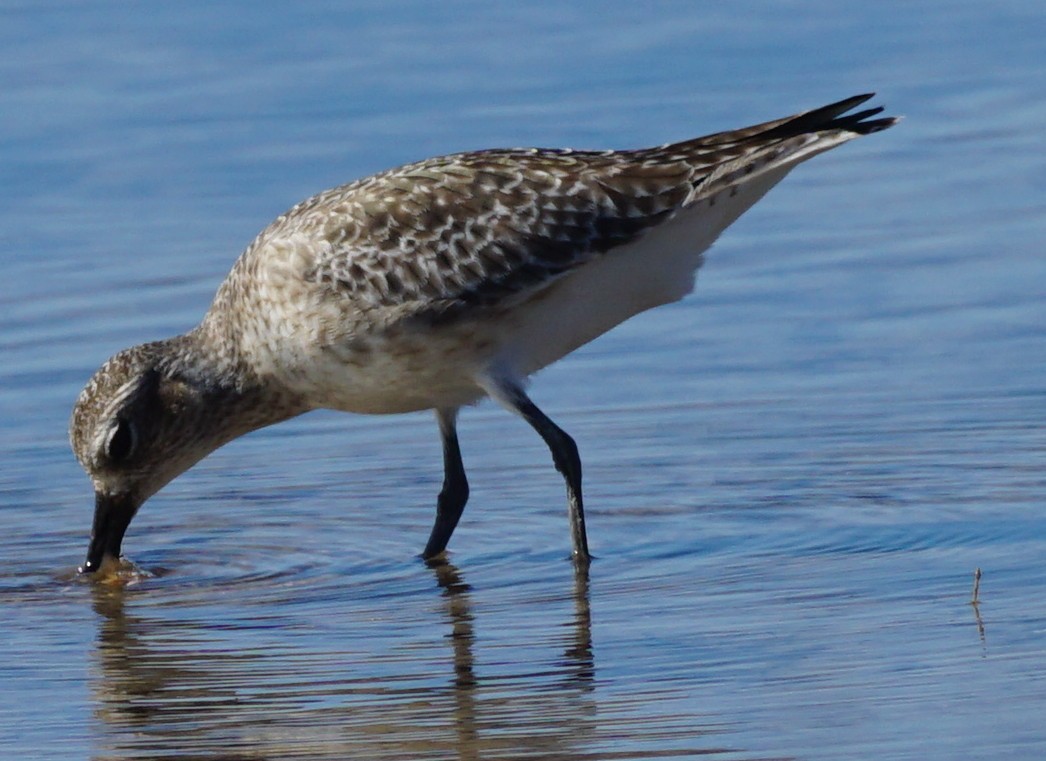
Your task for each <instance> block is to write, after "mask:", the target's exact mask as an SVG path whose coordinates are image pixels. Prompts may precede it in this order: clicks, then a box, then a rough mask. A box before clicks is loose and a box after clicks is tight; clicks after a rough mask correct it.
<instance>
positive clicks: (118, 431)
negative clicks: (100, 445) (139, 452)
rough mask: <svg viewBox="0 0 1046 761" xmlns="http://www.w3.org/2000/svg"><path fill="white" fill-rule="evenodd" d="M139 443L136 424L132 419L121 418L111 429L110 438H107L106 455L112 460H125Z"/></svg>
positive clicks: (116, 461) (115, 461) (117, 461)
mask: <svg viewBox="0 0 1046 761" xmlns="http://www.w3.org/2000/svg"><path fill="white" fill-rule="evenodd" d="M137 444H138V434H137V431H136V430H135V428H134V425H133V424H132V423H131V421H129V420H124V419H123V418H120V419H118V420H117V421H116V425H114V426H113V427H112V430H111V431H109V438H107V439H106V440H105V456H106V457H107V458H108V459H109V461H110V462H114V463H120V462H123V461H124V460H126V459H127V458H128V457H130V456H131V455H132V454H133V453H134V448H135V446H136V445H137Z"/></svg>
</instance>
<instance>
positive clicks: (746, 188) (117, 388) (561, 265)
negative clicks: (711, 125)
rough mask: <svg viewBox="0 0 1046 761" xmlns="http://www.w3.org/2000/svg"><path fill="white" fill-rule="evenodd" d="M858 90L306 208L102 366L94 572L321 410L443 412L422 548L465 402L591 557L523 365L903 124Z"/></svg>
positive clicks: (423, 174)
mask: <svg viewBox="0 0 1046 761" xmlns="http://www.w3.org/2000/svg"><path fill="white" fill-rule="evenodd" d="M870 97H871V95H859V96H855V97H852V98H848V99H846V100H843V101H840V102H838V103H833V104H830V105H828V106H824V107H822V108H818V109H814V110H812V111H807V112H803V113H800V114H797V115H794V116H790V117H786V118H783V119H777V120H775V121H771V122H766V123H763V124H758V125H753V126H751V127H746V128H743V129H739V130H735V131H730V132H719V133H715V134H712V135H707V136H705V137H701V138H695V139H692V140H686V141H683V142H679V143H672V144H667V145H662V146H658V147H656V148H649V149H639V150H623V151H573V150H543V149H501V150H488V151H477V152H470V153H460V154H454V155H450V156H441V157H437V158H432V159H428V160H425V161H421V162H418V163H415V164H409V165H406V166H402V167H398V168H396V169H392V170H389V171H386V172H382V173H379V174H377V175H373V176H371V177H367V178H364V179H361V180H357V181H355V182H352V183H349V184H347V185H343V186H341V187H338V188H334V189H332V190H328V191H325V192H322V193H320V194H318V195H316V196H313V197H312V198H309V199H307V200H305V201H302V202H301V203H299V204H298V205H297V206H295V207H294V208H292V209H291V210H289V211H288V212H287V213H285V214H283V215H282V216H280V217H278V218H277V219H276V220H275V221H273V222H272V224H270V225H269V226H268V227H267V228H266V229H265V230H263V231H262V232H261V234H259V236H258V237H257V238H255V240H254V241H253V242H252V243H251V244H250V245H249V246H248V247H247V249H246V250H245V251H244V252H243V254H242V255H241V256H240V258H239V259H238V260H237V261H236V263H235V264H234V265H233V268H232V270H231V272H230V273H229V275H228V277H227V278H226V279H225V281H224V282H223V283H222V284H221V286H220V287H219V289H218V292H217V294H216V296H215V299H214V302H213V304H212V306H211V308H210V309H209V310H208V312H207V314H206V315H205V316H204V318H203V320H202V321H201V322H200V324H199V325H197V326H196V327H195V328H193V329H192V330H190V331H189V332H187V333H185V334H183V335H180V336H176V337H174V338H169V339H166V340H161V341H155V342H152V343H147V344H142V345H139V346H135V347H132V348H130V349H126V350H124V351H122V352H119V353H118V354H116V355H114V356H113V357H112V358H110V359H109V360H108V361H107V362H105V364H103V365H102V367H101V368H100V369H99V370H98V371H97V372H96V373H95V375H94V376H93V377H92V378H91V380H90V381H89V382H88V384H87V386H86V387H85V388H84V390H83V391H82V392H81V394H80V396H79V398H78V399H77V401H76V404H75V407H74V410H73V415H72V420H71V424H70V439H71V443H72V447H73V451H74V452H75V454H76V457H77V459H78V460H79V462H80V464H81V465H82V466H83V468H84V470H85V471H86V472H87V474H88V476H89V477H90V479H91V482H92V485H93V487H94V491H95V507H94V520H93V524H92V529H91V538H90V543H89V547H88V552H87V558H86V561H85V563H84V565H83V567H82V568H81V571H83V572H89V573H94V572H96V571H98V570H99V569H100V568H102V567H103V566H104V567H112V561H113V560H116V559H118V558H119V557H120V553H121V549H122V543H123V539H124V535H125V533H126V531H127V528H128V526H129V525H130V523H131V520H132V519H133V518H134V516H135V514H136V513H137V511H138V509H139V508H140V507H141V505H142V504H143V503H144V502H145V501H146V500H147V499H148V498H149V497H150V496H152V495H153V494H155V493H156V492H157V491H158V490H160V489H161V488H163V486H164V485H166V484H167V483H168V482H169V481H171V480H172V479H173V478H175V477H176V476H178V475H179V474H181V473H183V472H184V471H186V470H188V469H189V468H190V467H192V465H193V464H195V463H196V462H198V461H199V460H200V459H202V458H203V457H206V456H207V455H208V454H209V453H210V452H212V451H214V450H215V449H217V448H218V447H220V446H222V445H223V444H225V443H227V442H228V441H231V440H232V439H234V438H236V437H238V436H240V435H243V434H245V433H247V432H249V431H252V430H255V429H258V428H261V427H264V426H267V425H271V424H274V423H278V422H280V421H283V420H287V419H289V418H292V417H295V416H297V415H299V414H302V413H304V412H307V411H309V410H313V409H320V408H328V409H335V410H342V411H346V412H357V413H371V414H387V413H398V412H409V411H415V410H427V409H431V410H433V411H434V412H435V416H436V421H437V425H438V429H439V432H440V436H441V439H442V444H443V462H444V481H443V488H442V490H441V491H440V493H439V495H438V497H437V500H436V518H435V523H434V525H433V528H432V531H431V533H430V536H429V539H428V542H427V544H426V545H425V549H424V551H423V553H422V554H423V556H424V557H426V558H432V557H435V556H438V555H439V554H441V553H442V552H443V551H444V549H445V548H446V546H447V542H448V541H449V539H450V537H451V534H452V533H453V531H454V529H455V527H456V526H457V523H458V520H459V518H460V517H461V514H462V511H463V510H464V507H465V503H466V501H467V500H468V495H469V489H468V481H467V478H466V475H465V469H464V465H463V463H462V457H461V451H460V448H459V445H458V437H457V415H458V411H459V409H460V408H462V407H464V406H467V405H470V404H473V403H475V402H477V401H479V400H480V399H483V398H485V397H490V398H492V399H494V400H495V401H497V402H498V403H500V404H501V405H503V406H504V407H506V408H507V409H508V410H510V411H511V412H514V413H516V414H518V415H519V416H521V417H522V418H523V419H524V420H526V422H527V423H529V424H530V425H531V426H532V427H533V428H534V430H535V431H536V432H537V433H538V434H539V435H540V436H541V438H542V439H543V440H544V441H545V443H546V444H547V446H548V448H549V450H550V451H551V454H552V458H553V462H554V464H555V467H556V469H557V470H558V471H559V472H560V473H561V474H562V476H563V479H564V481H565V484H566V491H567V508H568V516H569V523H570V530H571V541H572V546H573V555H574V557H575V559H576V560H578V561H579V562H581V563H584V562H586V561H587V560H588V558H589V550H588V540H587V532H586V530H585V516H584V507H583V499H582V490H581V459H580V456H579V455H578V451H577V447H576V445H575V444H574V441H573V439H572V438H571V437H570V436H569V434H567V433H566V432H565V431H564V430H563V429H561V428H560V427H559V426H557V425H556V424H555V423H554V422H553V421H552V420H551V419H550V418H549V417H548V416H547V415H545V413H544V412H542V411H541V409H540V408H538V407H537V405H535V404H534V402H533V401H532V400H531V399H530V397H529V396H528V395H527V393H526V391H525V390H524V389H525V382H526V379H527V378H528V376H530V375H531V374H532V373H534V372H536V371H538V370H540V369H541V368H543V367H546V366H547V365H549V364H551V363H553V362H555V361H556V360H558V359H560V358H561V357H563V356H565V355H566V354H569V353H570V352H571V351H573V350H574V349H576V348H578V347H579V346H582V345H583V344H585V343H588V342H589V341H591V340H593V339H595V338H597V337H598V336H600V335H602V334H603V333H605V332H607V331H608V330H610V329H611V328H613V327H614V326H615V325H618V324H619V323H621V322H623V321H624V320H626V319H628V318H629V317H631V316H633V315H635V314H638V313H639V312H642V311H645V310H647V309H650V308H653V307H655V306H658V305H661V304H665V303H669V302H672V301H676V300H678V299H680V298H682V297H683V296H685V295H686V294H687V293H689V292H690V291H691V290H692V288H693V285H694V277H695V274H696V271H697V269H698V268H699V267H700V265H701V261H702V254H703V252H704V251H705V250H706V249H707V248H708V247H709V246H710V245H712V243H713V242H714V241H715V240H716V238H717V237H718V236H719V234H720V233H721V232H722V231H723V230H725V229H726V228H727V227H728V226H729V225H730V224H731V223H732V222H733V221H734V220H735V219H736V218H737V217H738V216H740V215H741V214H742V213H743V212H744V211H745V210H747V209H748V208H749V207H751V206H752V205H753V204H754V203H755V202H756V201H758V200H759V199H760V198H761V197H762V196H763V194H765V193H766V192H767V191H768V190H769V189H770V188H771V187H773V186H774V185H775V184H776V183H777V182H778V181H780V180H781V179H782V178H783V177H784V176H785V175H786V174H787V173H788V172H789V171H790V170H791V169H792V168H793V167H794V166H796V165H798V164H799V163H801V162H803V161H805V160H806V159H808V158H810V157H812V156H814V155H816V154H818V153H821V152H823V151H826V150H828V149H830V148H833V147H835V146H837V145H841V144H842V143H845V142H847V141H849V140H851V139H853V138H856V137H859V136H862V135H867V134H870V133H873V132H878V131H881V130H883V129H886V128H888V127H890V126H892V125H893V124H895V123H896V121H897V119H895V118H891V117H883V116H880V113H881V111H882V108H869V109H864V110H857V111H855V110H854V109H857V108H858V106H860V105H861V104H862V103H864V102H865V101H866V100H868V99H869V98H870Z"/></svg>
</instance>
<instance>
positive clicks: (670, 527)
mask: <svg viewBox="0 0 1046 761" xmlns="http://www.w3.org/2000/svg"><path fill="white" fill-rule="evenodd" d="M1044 39H1046V12H1044V10H1043V8H1042V3H1041V2H1039V0H1013V1H1011V2H997V3H992V4H991V5H990V6H988V5H983V4H973V3H964V2H958V1H957V0H951V1H946V0H941V1H939V2H923V3H907V2H880V3H876V4H871V3H869V4H863V5H858V4H843V3H830V2H824V1H823V0H814V1H813V2H807V3H794V2H787V3H780V2H737V3H730V4H706V3H694V2H666V3H657V4H649V3H642V4H641V3H629V2H600V3H595V2H578V3H553V2H533V3H526V4H507V3H506V4H497V3H479V2H453V3H442V4H429V3H421V2H400V3H378V2H370V3H367V2H360V3H345V4H337V3H324V2H300V3H294V4H275V3H263V4H259V3H244V2H232V3H222V4H213V3H202V2H196V1H195V0H193V1H190V2H183V3H177V4H175V3H169V4H159V3H155V4H153V3H136V4H130V3H116V2H112V3H107V2H93V3H78V2H70V3H65V2H33V3H19V2H8V3H3V4H2V5H0V51H2V52H0V268H2V269H0V273H2V280H3V287H2V291H0V293H2V300H0V304H2V309H0V351H2V356H3V362H2V363H0V462H3V467H2V469H0V509H2V511H3V515H4V517H5V520H4V526H5V531H3V532H0V558H3V561H4V562H3V567H2V568H0V616H2V619H3V621H4V626H3V634H2V635H0V648H2V655H0V684H2V685H3V688H4V689H2V690H0V747H2V748H3V749H4V751H5V753H4V755H5V756H7V757H12V758H14V757H23V758H39V759H45V758H47V759H49V758H54V759H68V758H159V757H183V758H193V759H211V758H214V759H217V758H244V759H246V758H251V759H254V758H332V759H333V758H352V757H358V758H371V759H373V758H429V757H431V758H584V759H600V758H608V759H609V758H615V759H628V758H637V759H639V758H642V759H647V758H689V757H694V756H697V755H709V756H711V757H712V758H724V759H757V758H798V759H846V758H861V759H867V758H878V759H936V758H940V759H953V758H984V759H1022V760H1025V759H1032V758H1039V757H1043V756H1046V722H1044V721H1043V717H1044V716H1046V562H1044V558H1046V517H1044V510H1043V494H1044V487H1046V422H1044V421H1046V372H1044V360H1046V331H1044V325H1046V298H1044V297H1046V256H1044V250H1043V248H1044V243H1043V242H1044V240H1046V130H1044V129H1043V124H1044V123H1046V76H1044V72H1046V46H1044V45H1043V40H1044ZM869 90H877V91H878V92H879V93H880V95H879V99H878V101H877V102H883V103H885V104H886V105H887V106H888V109H889V112H890V113H891V114H902V115H904V116H905V117H906V119H905V121H904V122H903V123H902V124H901V125H900V126H898V127H896V128H895V129H892V130H890V131H889V132H886V133H883V134H880V135H875V136H872V137H869V138H867V139H865V140H861V141H858V142H856V143H853V144H850V145H848V146H845V147H843V148H841V149H839V150H838V151H835V152H832V153H831V154H828V155H825V156H822V157H818V158H817V159H815V160H814V161H812V162H811V163H810V164H808V165H805V166H803V167H801V168H800V169H798V170H797V171H796V172H795V173H794V174H793V175H791V176H790V177H789V178H788V179H787V180H786V181H785V182H784V183H783V184H782V185H781V186H780V187H779V188H778V189H776V190H775V191H773V192H772V193H771V194H770V195H769V196H768V197H767V198H766V199H764V201H762V202H761V203H760V205H759V206H758V207H756V208H755V209H754V210H753V211H752V212H750V213H749V214H748V215H746V216H745V217H744V218H743V219H742V220H741V221H740V222H738V223H737V225H736V226H735V227H734V228H732V229H731V230H730V231H729V232H728V233H727V234H726V235H725V236H724V237H723V238H722V240H721V241H720V242H719V244H717V246H716V247H715V248H714V249H713V250H712V252H710V254H709V256H708V263H707V264H706V266H705V268H704V269H703V270H702V272H701V275H700V277H699V281H698V288H697V291H696V292H695V294H694V295H693V296H691V297H689V298H688V299H686V300H684V301H683V302H681V303H679V304H675V305H671V306H668V307H665V308H662V309H659V310H656V311H654V312H651V313H648V314H646V315H643V316H641V317H639V318H637V319H635V320H633V321H631V322H629V323H627V324H626V325H624V326H622V327H621V328H619V329H618V330H616V331H614V332H613V333H611V334H609V335H607V336H605V337H604V338H602V339H600V340H599V341H596V342H595V343H593V344H591V345H590V346H588V347H585V348H584V349H583V350H581V351H579V352H578V353H577V354H575V355H573V356H572V357H570V358H568V359H566V360H565V361H563V362H561V363H560V364H559V365H557V366H555V367H553V368H550V369H549V370H547V371H546V372H544V373H543V374H541V375H540V376H539V377H538V378H537V379H536V380H535V382H534V384H533V396H534V398H535V399H536V400H537V401H538V403H539V404H541V405H542V406H543V408H544V409H546V411H547V412H548V413H549V414H550V415H551V416H552V417H553V418H555V419H556V420H557V421H558V422H559V423H561V424H562V425H563V426H564V427H565V428H566V429H567V430H568V431H570V432H571V433H572V434H574V435H575V437H576V438H577V440H578V443H579V445H580V447H581V450H582V455H583V458H584V460H585V464H586V486H587V497H588V502H589V506H590V507H589V531H590V538H591V540H592V544H593V549H594V551H595V552H596V554H597V556H599V557H598V560H597V561H596V563H595V564H594V565H593V568H592V572H591V577H590V579H589V580H588V582H587V583H585V582H584V580H578V579H575V578H574V575H573V572H572V569H571V566H570V564H569V563H568V562H566V561H565V560H564V558H565V556H566V551H567V547H568V536H567V530H566V520H565V517H564V514H563V513H564V507H563V497H562V494H561V483H560V481H559V478H558V476H557V474H556V473H555V472H554V471H553V470H552V468H551V466H550V464H549V463H548V462H547V460H548V455H547V451H545V450H544V448H543V447H542V445H541V442H540V441H539V440H538V439H537V438H536V437H535V436H534V435H533V433H532V432H531V431H529V430H528V429H527V428H526V426H525V425H523V424H522V423H520V422H519V421H515V420H513V419H512V418H510V417H508V416H507V415H506V414H505V413H504V412H502V411H500V410H498V409H496V408H494V407H493V406H492V405H482V406H480V407H479V408H477V409H476V410H469V411H466V412H465V414H464V416H463V421H462V427H461V437H462V446H463V448H464V450H465V457H466V464H467V466H468V468H469V473H470V477H471V479H472V484H473V497H472V502H471V504H470V506H469V508H468V510H467V511H466V513H465V517H464V519H463V523H462V526H461V528H460V529H459V530H458V533H457V534H456V535H455V537H454V541H453V543H452V555H451V560H452V563H453V566H452V567H451V568H450V569H445V570H442V571H435V572H434V571H432V570H430V569H428V568H426V567H425V566H424V565H423V564H421V563H420V562H418V561H417V560H416V558H415V557H414V555H415V554H416V553H417V552H418V550H419V549H420V548H421V544H422V542H423V540H424V538H425V536H426V535H427V530H428V527H429V522H430V519H431V513H432V504H433V500H434V496H435V493H436V491H437V490H438V487H439V479H440V477H441V476H440V472H439V446H438V440H437V436H436V432H435V426H434V424H433V423H432V421H431V419H430V416H427V415H410V416H403V417H397V418H364V417H355V418H354V417H349V416H344V415H335V414H327V413H317V414H313V415H309V416H306V417H304V418H302V419H300V420H296V421H293V422H291V423H288V424H285V425H283V426H279V427H275V428H272V429H267V430H264V431H260V432H257V433H255V434H252V435H251V436H248V437H246V438H245V439H244V440H242V441H238V442H235V443H234V444H232V445H230V446H228V447H227V448H225V449H224V450H222V451H221V452H219V453H217V454H216V455H214V456H213V457H211V458H209V459H208V460H206V461H205V462H203V463H201V464H200V465H199V466H198V467H197V468H195V469H194V470H193V471H192V472H190V473H189V474H186V475H185V476H184V477H182V478H180V479H179V480H178V481H176V482H175V483H174V484H172V485H171V486H170V487H169V488H168V489H167V490H165V491H164V492H163V493H162V494H161V495H158V496H157V497H156V498H155V499H153V500H152V501H150V503H149V504H148V505H147V506H146V507H145V508H144V509H143V511H142V514H141V515H140V516H139V517H138V518H137V519H136V521H135V523H134V525H133V527H132V529H131V533H130V534H129V536H128V542H127V545H126V550H127V552H128V554H129V555H130V556H131V557H132V558H133V559H134V560H135V561H136V562H137V563H139V564H140V565H141V566H142V567H143V568H145V569H148V570H151V571H153V572H155V573H156V577H155V578H151V579H147V580H144V581H142V582H141V583H139V584H136V585H134V586H132V587H130V588H127V589H124V590H120V589H112V590H100V589H94V588H91V587H90V586H89V585H87V584H84V583H80V582H78V581H77V580H76V579H73V578H71V576H70V573H71V571H72V570H73V569H74V568H75V566H76V564H77V563H78V562H79V561H80V560H81V559H82V553H83V550H84V546H85V541H86V536H87V533H88V531H89V526H90V514H91V499H90V493H89V486H88V484H87V482H86V480H85V479H84V477H83V475H82V474H81V473H80V471H79V468H78V466H77V465H76V463H75V462H74V461H73V459H72V457H71V455H70V453H69V450H68V444H67V442H66V434H65V428H66V424H67V419H68V414H69V410H70V408H71V405H72V402H73V400H74V399H75V396H76V394H77V393H78V392H79V389H80V387H81V386H82V385H83V383H84V382H85V380H86V379H87V378H88V377H89V376H90V374H91V373H92V372H93V371H94V369H95V368H96V367H97V366H98V365H99V364H100V363H101V362H102V361H103V360H104V359H105V358H106V357H107V356H109V355H110V354H111V353H113V352H115V351H117V350H119V349H121V348H123V347H125V346H128V345H131V344H133V343H138V342H142V341H146V340H152V339H155V338H160V337H164V336H167V335H172V334H174V333H178V332H181V331H184V330H186V329H188V328H190V327H192V325H194V324H195V323H196V321H197V320H198V319H199V317H200V316H201V315H202V314H203V312H204V311H205V309H206V308H207V306H208V304H209V303H210V299H211V297H212V295H213V293H214V290H215V288H216V287H217V285H218V283H219V282H220V280H221V278H222V277H223V276H224V274H225V273H226V272H227V270H228V268H229V266H230V265H231V263H232V261H233V260H234V259H235V257H236V255H237V254H238V252H239V251H240V250H242V248H243V247H244V246H245V245H246V244H247V243H248V242H249V241H250V240H251V239H252V238H253V236H254V235H255V234H256V233H257V232H258V231H259V230H260V229H261V228H262V227H264V226H265V225H266V224H267V223H268V222H269V221H270V220H271V219H272V218H273V217H274V216H276V215H277V214H279V213H281V212H282V211H284V210H285V209H287V208H288V207H290V206H291V205H293V204H294V203H295V202H297V201H298V200H300V199H302V198H304V197H306V196H308V195H310V194H312V193H314V192H316V191H318V190H321V189H323V188H326V187H330V186H334V185H338V184H341V183H343V182H346V181H348V180H350V179H353V178H356V177H359V176H362V175H366V174H368V173H370V172H374V171H377V170H380V169H383V168H387V167H389V166H394V165H397V164H400V163H404V162H407V161H410V160H414V159H419V158H423V157H426V156H429V155H434V154H439V153H447V152H452V151H456V150H462V149H472V148H483V147H494V146H513V145H542V146H572V147H578V148H609V147H637V146H642V145H648V144H656V143H662V142H666V141H669V140H675V139H683V138H686V137H691V136H694V135H696V134H701V133H705V132H710V131H714V130H719V129H727V128H732V127H738V126H742V125H744V124H748V123H752V122H756V121H762V120H765V119H770V118H775V117H778V116H782V115H785V114H789V113H792V112H795V111H798V110H802V109H804V108H810V107H814V106H818V105H821V104H823V103H826V102H829V101H832V100H836V99H839V98H842V97H845V96H848V95H851V94H853V93H857V92H865V91H869ZM978 567H980V568H982V569H983V572H984V577H983V580H982V585H981V592H980V594H981V603H980V604H979V605H978V606H976V607H975V606H971V605H969V604H968V603H969V599H970V594H971V584H972V574H973V571H974V569H975V568H978Z"/></svg>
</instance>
